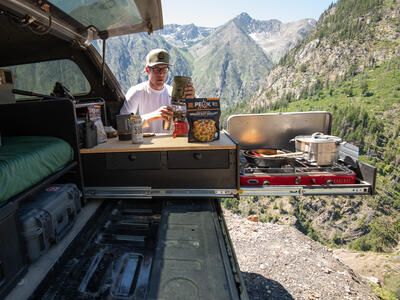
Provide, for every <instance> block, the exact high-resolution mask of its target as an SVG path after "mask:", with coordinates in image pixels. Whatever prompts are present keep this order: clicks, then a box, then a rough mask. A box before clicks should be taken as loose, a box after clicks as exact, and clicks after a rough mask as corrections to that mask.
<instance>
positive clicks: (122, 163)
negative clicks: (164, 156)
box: [106, 152, 161, 170]
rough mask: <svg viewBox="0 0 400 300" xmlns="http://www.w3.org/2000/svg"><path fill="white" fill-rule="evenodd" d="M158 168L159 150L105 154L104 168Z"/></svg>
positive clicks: (159, 164) (159, 163) (159, 160)
mask: <svg viewBox="0 0 400 300" xmlns="http://www.w3.org/2000/svg"><path fill="white" fill-rule="evenodd" d="M160 168H161V154H160V152H141V153H138V152H127V153H107V154H106V169H108V170H158V169H160Z"/></svg>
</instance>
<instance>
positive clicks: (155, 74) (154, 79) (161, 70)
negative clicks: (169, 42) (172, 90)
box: [146, 64, 169, 90]
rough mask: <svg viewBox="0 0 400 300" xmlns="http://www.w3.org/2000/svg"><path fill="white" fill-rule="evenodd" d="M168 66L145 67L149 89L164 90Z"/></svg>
mask: <svg viewBox="0 0 400 300" xmlns="http://www.w3.org/2000/svg"><path fill="white" fill-rule="evenodd" d="M168 71H169V68H168V65H166V64H160V65H156V66H154V67H149V66H147V67H146V73H147V74H148V75H149V82H150V87H151V88H152V89H155V90H162V89H163V88H164V83H165V80H167V76H168Z"/></svg>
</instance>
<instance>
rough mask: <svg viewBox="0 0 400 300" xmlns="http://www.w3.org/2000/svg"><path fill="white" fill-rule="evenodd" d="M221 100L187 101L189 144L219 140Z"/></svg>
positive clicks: (198, 99)
mask: <svg viewBox="0 0 400 300" xmlns="http://www.w3.org/2000/svg"><path fill="white" fill-rule="evenodd" d="M220 115H221V110H220V103H219V98H194V99H186V118H187V120H188V123H189V133H188V141H189V143H197V142H200V143H207V142H212V141H215V140H218V139H219V117H220Z"/></svg>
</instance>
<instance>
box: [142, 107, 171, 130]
mask: <svg viewBox="0 0 400 300" xmlns="http://www.w3.org/2000/svg"><path fill="white" fill-rule="evenodd" d="M173 115H174V112H173V110H172V107H170V106H161V107H160V108H159V109H157V110H155V111H152V112H151V113H148V114H144V115H142V119H143V127H148V125H149V122H153V121H155V120H160V119H163V120H171V119H172V117H173Z"/></svg>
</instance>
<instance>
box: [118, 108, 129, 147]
mask: <svg viewBox="0 0 400 300" xmlns="http://www.w3.org/2000/svg"><path fill="white" fill-rule="evenodd" d="M117 131H118V139H119V140H120V141H128V140H130V139H131V138H132V122H131V115H130V114H126V115H117Z"/></svg>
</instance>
